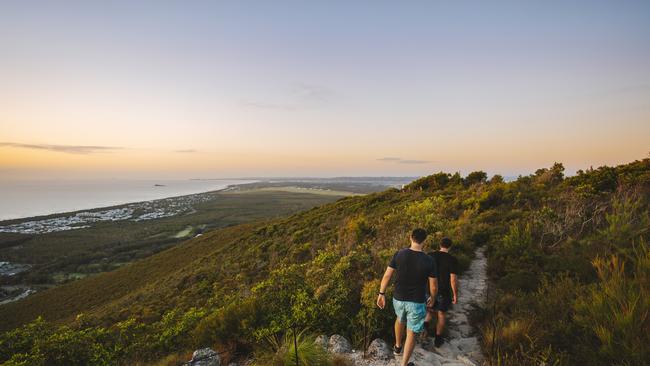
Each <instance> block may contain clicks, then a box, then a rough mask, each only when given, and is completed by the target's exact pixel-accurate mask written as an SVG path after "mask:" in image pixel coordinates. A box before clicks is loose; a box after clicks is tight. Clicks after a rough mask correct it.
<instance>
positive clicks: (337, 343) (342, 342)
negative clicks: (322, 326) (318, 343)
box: [327, 334, 352, 353]
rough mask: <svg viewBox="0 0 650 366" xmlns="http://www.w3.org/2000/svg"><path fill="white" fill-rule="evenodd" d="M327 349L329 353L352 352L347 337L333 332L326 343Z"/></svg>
mask: <svg viewBox="0 0 650 366" xmlns="http://www.w3.org/2000/svg"><path fill="white" fill-rule="evenodd" d="M327 350H328V351H330V352H331V353H350V352H352V346H351V345H350V341H348V340H347V338H345V337H343V336H342V335H338V334H334V335H333V336H331V337H330V339H329V342H328V343H327Z"/></svg>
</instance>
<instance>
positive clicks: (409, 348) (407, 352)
mask: <svg viewBox="0 0 650 366" xmlns="http://www.w3.org/2000/svg"><path fill="white" fill-rule="evenodd" d="M416 336H417V334H416V333H415V332H413V331H412V330H410V329H408V330H407V331H406V342H405V343H404V356H403V357H402V366H407V364H408V363H409V359H410V358H411V354H412V353H413V348H415V337H416Z"/></svg>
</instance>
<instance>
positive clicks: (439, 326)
mask: <svg viewBox="0 0 650 366" xmlns="http://www.w3.org/2000/svg"><path fill="white" fill-rule="evenodd" d="M444 330H445V313H444V312H443V311H438V322H437V323H436V337H437V336H439V335H442V331H444Z"/></svg>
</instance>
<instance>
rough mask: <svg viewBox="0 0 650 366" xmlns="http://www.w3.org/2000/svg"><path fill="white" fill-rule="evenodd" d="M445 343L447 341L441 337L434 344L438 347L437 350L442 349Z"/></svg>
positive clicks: (437, 337) (438, 336)
mask: <svg viewBox="0 0 650 366" xmlns="http://www.w3.org/2000/svg"><path fill="white" fill-rule="evenodd" d="M443 343H445V339H444V338H442V336H441V335H437V336H436V340H435V341H434V342H433V345H434V346H436V348H438V347H440V346H442V345H443Z"/></svg>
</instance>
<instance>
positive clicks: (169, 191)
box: [0, 179, 252, 221]
mask: <svg viewBox="0 0 650 366" xmlns="http://www.w3.org/2000/svg"><path fill="white" fill-rule="evenodd" d="M249 182H252V181H250V180H221V179H219V180H216V179H215V180H189V179H188V180H119V179H114V180H86V181H73V180H57V181H54V180H38V181H20V180H9V181H2V180H0V221H2V220H9V219H18V218H26V217H32V216H40V215H49V214H54V213H62V212H70V211H77V210H88V209H93V208H99V207H107V206H115V205H121V204H125V203H131V202H140V201H150V200H156V199H161V198H167V197H176V196H183V195H188V194H195V193H202V192H209V191H215V190H220V189H224V188H226V187H227V186H228V185H233V184H242V183H249Z"/></svg>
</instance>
